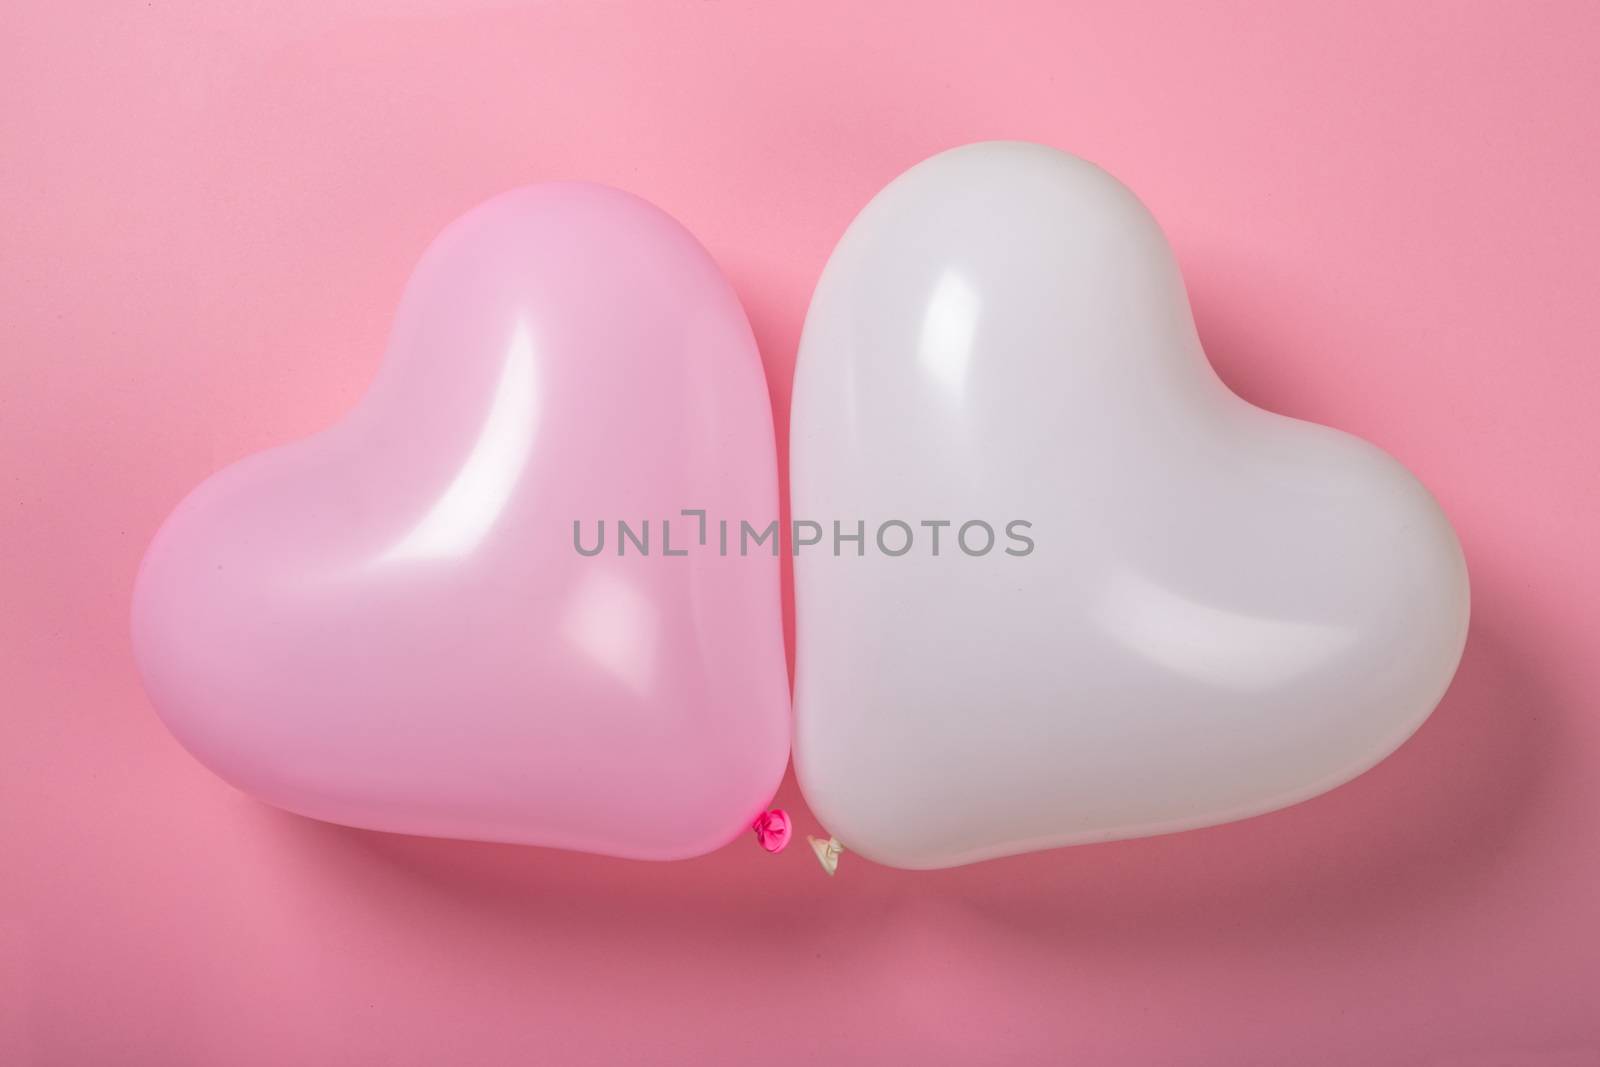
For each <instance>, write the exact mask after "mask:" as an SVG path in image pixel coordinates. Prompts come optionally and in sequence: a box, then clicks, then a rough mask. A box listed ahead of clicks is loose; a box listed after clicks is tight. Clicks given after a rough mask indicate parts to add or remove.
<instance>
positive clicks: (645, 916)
mask: <svg viewBox="0 0 1600 1067" xmlns="http://www.w3.org/2000/svg"><path fill="white" fill-rule="evenodd" d="M1547 700H1548V698H1547V695H1546V694H1545V693H1544V692H1543V691H1542V690H1541V688H1540V687H1539V685H1538V682H1537V680H1536V678H1535V677H1534V676H1533V675H1532V674H1531V673H1530V672H1529V671H1528V670H1527V668H1526V666H1525V664H1524V662H1523V661H1522V659H1521V658H1520V657H1519V655H1518V653H1517V649H1516V647H1515V645H1514V643H1512V642H1511V641H1510V640H1509V638H1508V636H1507V635H1506V634H1503V633H1500V632H1498V631H1496V630H1495V629H1493V628H1491V627H1489V626H1487V625H1485V624H1481V623H1480V624H1476V625H1474V626H1473V628H1472V632H1471V634H1470V636H1469V639H1468V643H1467V650H1466V654H1465V657H1464V659H1463V662H1462V666H1461V669H1460V672H1459V673H1458V675H1457V677H1456V680H1455V682H1454V683H1453V685H1452V686H1451V689H1450V692H1449V693H1448V694H1447V695H1446V698H1445V700H1444V702H1443V703H1442V704H1441V706H1440V707H1439V709H1438V710H1437V711H1436V712H1435V713H1434V715H1433V716H1432V717H1430V719H1429V720H1428V721H1427V722H1426V723H1425V724H1424V725H1423V727H1422V729H1421V730H1420V731H1419V732H1418V733H1417V735H1415V736H1414V737H1413V738H1412V739H1411V740H1409V741H1408V742H1406V743H1405V744H1404V745H1402V746H1401V748H1400V749H1399V750H1398V751H1397V752H1396V753H1395V754H1394V755H1393V756H1391V757H1390V758H1389V759H1387V760H1385V761H1383V762H1382V763H1380V764H1379V765H1378V766H1377V767H1376V768H1374V769H1373V770H1371V771H1369V772H1367V773H1366V774H1364V775H1362V776H1361V777H1359V778H1357V779H1355V780H1354V781H1352V782H1350V783H1348V784H1346V785H1344V786H1341V787H1340V788H1338V789H1336V790H1333V791H1332V792H1330V793H1328V794H1325V795H1323V796H1321V797H1317V798H1315V799H1313V800H1310V801H1307V802H1305V803H1302V804H1299V805H1296V806H1294V807H1292V808H1288V809H1285V810H1283V811H1280V812H1274V813H1272V814H1269V815H1264V816H1259V817H1256V818H1253V819H1248V820H1244V821H1242V822H1237V823H1232V824H1228V825H1225V826H1218V827H1212V828H1209V829H1205V830H1197V831H1190V832H1187V833H1183V834H1173V835H1166V836H1161V837H1152V838H1143V839H1138V840H1131V841H1120V842H1111V843H1107V844H1102V845H1088V846H1079V847H1076V848H1067V849H1058V850H1053V851H1049V852H1040V853H1033V854H1030V855H1024V856H1016V857H1011V858H1007V859H1002V860H995V861H990V862H988V863H982V864H977V865H974V866H970V867H963V868H955V869H951V870H944V871H922V872H918V871H899V870H893V869H891V868H887V867H881V866H878V865H876V864H873V863H871V862H869V861H867V860H865V859H863V858H861V857H858V856H851V855H849V854H848V853H847V854H846V855H845V857H844V862H843V863H842V864H841V867H840V871H839V874H838V875H837V876H835V877H834V878H832V879H830V878H828V877H826V876H825V875H824V874H823V873H822V872H821V870H820V869H819V868H818V867H817V865H816V863H815V861H814V859H813V857H812V856H811V855H810V850H809V849H808V848H807V847H806V844H805V842H804V840H803V839H801V837H800V836H799V835H798V834H797V836H796V839H795V841H794V843H793V845H792V846H791V847H790V848H789V849H788V850H786V851H785V852H784V853H782V854H779V855H776V856H769V855H767V854H765V853H763V852H761V851H760V849H759V848H758V847H757V846H756V844H755V843H754V841H753V840H749V841H747V840H744V839H741V840H738V841H735V842H734V843H733V844H732V845H730V846H729V847H727V848H724V849H722V850H720V851H719V852H716V853H714V854H712V855H710V856H706V857H701V858H699V859H695V860H689V861H684V862H678V863H640V862H631V861H626V860H617V859H610V858H606V857H598V856H589V855H583V854H577V853H569V852H559V851H555V850H551V849H541V848H526V847H518V846H511V845H494V844H482V843H473V842H464V841H446V840H433V839H425V838H415V837H406V836H401V835H392V834H381V833H374V832H368V831H361V830H352V829H347V828H343V827H337V826H331V825H326V824H321V823H316V822H312V821H310V820H305V819H301V818H298V817H295V816H291V815H285V814H281V813H277V812H274V811H272V810H271V809H267V808H263V807H259V806H255V807H254V810H255V811H256V812H257V813H258V814H259V817H260V818H261V819H263V820H265V821H266V822H267V823H268V824H270V826H271V828H272V830H273V831H274V832H275V833H277V834H281V835H283V837H284V838H286V839H287V840H285V842H284V844H285V846H286V849H287V851H289V852H291V853H293V854H294V856H295V857H296V858H297V859H298V861H299V862H302V863H305V864H307V865H314V866H315V867H316V869H317V872H318V875H319V878H328V877H329V876H330V875H332V876H337V877H338V878H339V880H340V882H341V884H351V885H355V886H358V887H360V891H361V892H363V893H375V894H377V895H379V896H380V897H381V898H382V899H383V900H384V902H385V904H384V908H383V911H382V915H381V916H380V920H379V921H386V922H393V923H394V924H395V926H396V932H397V933H399V932H401V931H402V930H403V929H411V924H409V923H407V922H404V921H401V917H404V916H409V915H411V914H413V913H417V914H426V915H428V916H429V917H430V919H429V925H430V927H432V928H433V929H434V930H435V931H438V930H445V931H453V936H457V937H460V938H461V939H463V940H464V941H466V942H468V943H473V942H476V943H478V944H479V945H480V946H493V949H492V950H493V951H501V952H506V953H510V954H513V955H516V954H520V953H523V952H529V953H535V954H537V953H538V952H540V951H544V950H548V949H549V947H550V943H551V940H552V939H557V940H561V939H565V940H567V941H569V942H573V943H574V944H576V943H579V942H582V943H585V944H588V943H594V944H600V945H605V944H612V943H615V944H618V945H622V944H626V945H627V946H629V957H628V958H634V956H633V954H634V953H637V952H642V951H646V950H648V951H653V952H654V951H659V952H665V953H669V954H670V953H677V952H719V951H722V950H727V951H730V952H737V953H738V954H739V958H740V959H742V960H745V961H747V963H748V965H749V966H751V967H752V968H754V969H755V970H756V971H761V972H765V971H767V970H770V971H771V973H773V974H776V973H778V972H779V971H781V969H782V968H783V967H784V966H786V965H787V964H785V962H784V961H786V960H787V961H793V960H799V959H808V960H809V959H810V958H811V957H818V958H820V957H823V956H827V957H829V958H833V959H838V958H849V957H852V956H858V955H859V954H860V953H862V952H866V953H869V954H870V952H871V950H872V949H873V947H874V945H882V944H883V943H884V942H885V940H886V939H887V940H896V939H901V938H904V937H906V936H907V932H908V929H911V928H915V929H916V930H917V931H918V932H919V934H923V935H926V936H928V937H932V938H935V939H937V938H940V937H943V936H952V937H953V936H954V933H953V931H957V930H960V931H963V933H962V935H961V936H962V937H963V938H968V937H970V935H972V934H973V933H974V932H976V934H977V935H978V938H979V944H981V945H983V946H985V947H986V950H999V949H1002V948H1003V947H1004V946H1005V945H1006V944H1007V943H1009V942H1013V941H1016V942H1020V943H1025V944H1026V945H1027V946H1028V951H1035V952H1037V951H1044V952H1049V953H1052V954H1054V953H1062V954H1067V955H1072V956H1077V957H1080V958H1081V957H1084V956H1093V955H1094V954H1096V953H1099V952H1104V953H1107V954H1111V953H1115V954H1118V955H1121V956H1126V955H1127V954H1129V953H1133V954H1135V955H1139V954H1143V955H1148V956H1151V957H1155V958H1170V957H1172V956H1174V955H1176V954H1182V953H1185V952H1194V951H1197V950H1198V949H1199V947H1201V946H1207V945H1209V944H1213V943H1220V942H1221V941H1223V940H1225V941H1226V942H1227V943H1228V944H1229V945H1231V946H1234V947H1236V948H1248V947H1249V946H1251V945H1252V944H1281V943H1284V942H1286V941H1287V942H1290V943H1293V942H1294V941H1295V940H1296V939H1301V940H1303V939H1304V938H1305V937H1306V936H1308V935H1307V933H1306V931H1307V930H1308V929H1314V930H1317V931H1321V932H1322V933H1326V932H1327V931H1329V930H1330V929H1338V928H1341V927H1356V928H1361V929H1363V930H1367V931H1371V930H1373V929H1379V930H1381V929H1383V928H1386V927H1389V926H1391V925H1394V926H1398V925H1400V924H1403V923H1405V922H1407V921H1410V920H1412V919H1414V918H1415V916H1416V915H1417V914H1418V913H1420V912H1427V911H1429V910H1431V909H1436V908H1438V907H1440V906H1441V904H1442V903H1445V902H1448V901H1449V900H1451V899H1460V898H1463V897H1466V896H1470V894H1471V893H1472V892H1473V888H1474V886H1475V885H1476V884H1478V883H1480V882H1483V881H1485V880H1489V879H1492V878H1493V877H1494V876H1495V874H1496V872H1497V871H1498V870H1501V869H1503V868H1504V866H1505V865H1506V864H1507V862H1508V857H1509V856H1510V854H1511V853H1512V852H1513V851H1514V850H1515V848H1516V842H1517V836H1518V833H1519V830H1520V828H1521V826H1522V824H1523V822H1524V818H1525V814H1526V812H1527V809H1528V802H1529V800H1530V798H1531V797H1532V796H1533V794H1534V793H1535V791H1536V790H1537V789H1538V788H1539V785H1540V781H1541V779H1542V777H1543V775H1544V774H1545V771H1546V766H1545V765H1546V764H1547V763H1548V762H1549V761H1550V760H1551V759H1552V758H1554V755H1555V753H1556V751H1557V744H1556V740H1555V739H1554V738H1553V737H1551V736H1550V730H1551V727H1552V724H1553V722H1554V720H1555V719H1556V718H1557V716H1556V715H1554V714H1553V713H1552V711H1551V709H1550V708H1549V705H1548V703H1547ZM778 803H781V804H783V805H785V806H786V807H789V808H790V809H791V811H792V812H793V813H794V814H795V815H796V817H797V821H798V826H799V831H800V833H801V834H803V833H806V832H810V833H820V832H822V831H820V829H819V828H818V827H817V826H816V823H815V820H814V819H813V818H812V817H811V816H810V813H809V812H808V811H806V810H805V809H804V806H803V803H802V802H801V801H800V798H799V796H798V794H797V792H796V790H795V788H794V783H793V779H792V776H791V777H790V778H789V779H786V781H785V783H784V787H783V791H782V792H781V793H780V796H779V799H778ZM384 917H386V918H384ZM415 933H416V931H415V930H414V929H412V934H413V935H415ZM1206 950H1207V951H1209V950H1210V949H1206ZM618 965H619V966H632V965H626V964H624V963H621V962H619V964H618ZM636 965H639V966H653V965H650V964H645V963H637V964H636Z"/></svg>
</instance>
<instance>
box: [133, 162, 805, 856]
mask: <svg viewBox="0 0 1600 1067" xmlns="http://www.w3.org/2000/svg"><path fill="white" fill-rule="evenodd" d="M775 452H776V450H775V443H774V440H773V430H772V413H771V407H770V401H769V398H768V394H767V390H766V381H765V377H764V375H763V371H762V367H761V362H760V359H759V356H758V353H757V351H756V346H755V342H754V339H753V337H752V335H751V332H750V327H749V324H748V323H747V321H746V320H745V317H744V313H743V311H742V310H741V308H740V305H739V302H738V300H737V298H736V297H735V295H734V292H733V289H732V288H731V287H730V285H729V284H728V282H727V280H726V279H725V278H724V277H723V276H722V274H721V273H720V272H719V271H718V269H717V267H716V265H715V264H714V263H713V261H712V260H711V257H710V256H709V255H708V254H707V253H706V252H705V250H704V249H703V248H701V247H700V245H699V244H697V243H696V242H695V240H694V238H693V237H692V236H690V234H689V233H688V232H687V231H685V230H684V229H683V228H682V227H681V226H680V225H678V224H677V223H676V222H675V221H674V220H672V219H671V218H669V217H668V216H667V215H665V214H663V213H662V212H661V211H660V210H658V209H656V208H655V207H653V206H651V205H649V204H647V203H645V202H644V201H642V200H639V199H636V198H635V197H632V196H629V195H627V194H625V193H621V192H618V191H616V190H613V189H607V188H604V187H600V186H594V185H585V184H548V185H538V186H532V187H528V188H524V189H520V190H517V191H515V192H511V193H507V194H506V195H504V196H501V197H498V198H496V199H494V200H491V201H489V202H488V203H486V204H484V205H482V206H480V207H478V208H477V209H475V210H473V211H471V212H469V213H468V214H467V215H465V216H464V217H462V218H461V219H460V220H458V221H457V222H455V223H454V224H453V225H451V226H450V227H449V228H448V229H446V230H445V231H444V233H443V234H442V235H441V236H440V237H439V238H438V240H437V241H436V242H435V243H434V244H433V246H432V247H431V248H430V249H429V250H428V252H427V254H426V255H425V256H424V258H423V259H422V262H421V263H420V265H419V266H418V267H417V270H416V272H415V274H414V275H413V277H412V279H411V281H410V283H409V285H408V287H407V289H406V291H405V295H404V299H403V300H402V302H401V305H400V309H399V312H398V315H397V318H396V322H395V325H394V332H393V335H392V339H391V342H390V346H389V351H388V354H387V356H386V358H385V360H384V363H383V366H382V369H381V371H380V372H379V375H378V377H377V380H376V381H375V382H374V384H373V385H372V388H371V390H370V391H369V392H368V393H367V395H366V396H365V397H364V398H363V399H362V401H361V402H360V404H359V406H357V407H356V408H355V409H354V410H353V411H352V412H351V413H350V415H349V416H348V417H347V418H345V419H344V421H342V422H341V423H339V424H338V425H336V426H334V427H333V428H331V429H329V430H327V431H325V432H323V433H321V434H318V435H317V436H315V437H313V438H311V439H309V440H306V441H303V442H301V443H298V444H293V445H289V446H288V447H284V448H279V449H276V450H273V451H270V452H266V453H263V454H261V455H257V456H253V457H251V458H249V459H246V460H244V461H243V462H241V463H238V464H236V465H235V466H232V467H230V468H228V469H226V470H224V471H222V472H221V473H220V474H217V475H216V476H215V477H213V478H211V479H210V480H209V481H207V482H205V483H204V484H203V485H201V486H200V487H199V488H198V489H197V490H195V491H194V492H193V493H192V494H191V495H190V496H189V497H188V499H186V500H185V501H184V502H183V503H182V504H181V505H180V506H179V508H178V509H177V511H176V512H174V514H173V515H172V516H171V518H170V519H168V521H167V523H166V524H165V525H164V526H163V527H162V528H161V530H160V532H159V534H158V535H157V536H156V538H155V542H154V543H153V544H152V545H151V547H150V550H149V553H148V555H147V556H146V557H145V560H144V563H143V566H142V568H141V571H140V574H139V577H138V582H137V587H136V591H135V596H134V606H133V639H134V649H135V652H136V655H137V658H138V663H139V667H140V670H141V672H142V674H143V677H144V680H145V684H146V687H147V689H148V691H149V694H150V696H151V698H152V700H153V702H154V703H155V705H156V707H157V709H158V710H159V712H160V714H161V716H162V718H163V719H164V720H165V722H166V724H167V725H168V727H169V728H170V729H171V730H172V732H173V733H174V734H176V735H177V737H178V739H179V740H180V741H182V742H183V744H184V745H186V746H187V747H188V748H189V749H190V751H192V752H193V753H194V754H195V755H196V756H197V757H199V759H200V760H202V761H203V762H204V763H206V764H207V765H208V766H209V767H211V768H212V769H213V770H214V771H216V772H217V773H218V774H219V775H221V776H222V777H224V778H226V779H227V780H228V781H230V782H232V783H234V784H235V785H237V786H238V787H239V788H240V789H243V790H245V791H247V792H249V793H251V794H254V795H255V796H257V797H259V798H261V799H262V800H265V801H267V802H269V803H272V804H275V805H278V806H279V807H283V808H287V809H289V810H290V811H295V812H299V813H301V814H305V815H310V816H314V817H316V818H319V819H325V820H329V821H332V822H338V823H345V824H348V825H351V826H359V827H369V828H375V829H380V830H392V831H401V832H405V833H412V834H425V835H436V836H441V837H462V838H476V839H484V840H494V841H509V842H523V843H529V844H540V845H552V846H557V847H561V848H569V849H581V850H584V851H589V852H600V853H608V854H613V855H618V856H628V857H638V858H650V859H668V858H676V857H684V856H692V855H696V854H699V853H703V852H706V851H709V850H711V849H714V848H717V847H719V846H721V845H723V844H725V843H726V842H728V841H730V840H732V839H733V838H734V837H736V836H738V835H742V834H745V833H748V832H749V830H750V827H751V825H752V821H753V820H754V819H755V818H756V817H757V815H758V814H760V813H761V811H762V810H763V809H764V808H765V807H766V805H767V801H768V800H770V798H771V797H772V794H773V792H774V790H775V789H776V787H777V785H778V782H779V780H780V778H781V777H782V775H783V772H784V767H785V764H786V762H787V759H788V743H789V714H788V690H787V671H786V666H785V660H784V650H783V636H782V621H781V620H782V616H781V613H780V607H779V576H778V561H777V560H776V559H773V558H772V557H771V556H770V555H753V556H749V557H738V556H728V557H724V556H720V555H718V554H716V553H711V552H705V551H701V552H697V553H694V554H690V555H682V556H680V555H678V554H677V553H679V552H681V551H683V550H682V548H681V546H683V545H685V544H688V543H693V541H694V539H695V537H696V535H697V529H696V527H697V521H698V520H697V518H696V517H695V516H693V515H690V516H683V515H681V514H680V512H681V510H682V509H686V508H687V509H708V510H710V511H712V512H714V513H727V514H741V515H744V514H748V515H760V514H775V513H776V509H777V465H776V455H775ZM619 520H623V521H626V523H627V524H628V529H627V534H626V536H623V537H619V536H618V535H619V534H622V532H623V531H622V530H620V529H619V528H618V526H617V523H618V522H619ZM669 521H670V527H669V525H668V524H669ZM641 535H642V536H643V538H644V539H645V540H646V541H653V544H652V545H651V551H650V552H649V554H644V553H642V552H640V551H638V550H637V542H638V540H639V538H640V537H641ZM601 537H604V538H605V540H604V547H603V550H601V551H598V552H595V553H593V554H589V553H588V552H587V551H585V552H580V551H578V550H577V547H578V546H580V545H581V546H582V547H583V548H584V549H585V550H588V549H593V548H594V547H595V545H596V543H597V541H598V540H599V539H600V538H601ZM663 542H667V543H668V545H667V547H670V548H671V549H672V554H671V556H670V558H669V556H667V555H664V554H663V551H662V549H663ZM619 553H621V554H619Z"/></svg>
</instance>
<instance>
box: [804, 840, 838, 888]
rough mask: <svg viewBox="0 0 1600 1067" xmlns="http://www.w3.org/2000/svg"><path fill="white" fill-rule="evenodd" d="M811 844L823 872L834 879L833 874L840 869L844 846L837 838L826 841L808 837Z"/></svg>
mask: <svg viewBox="0 0 1600 1067" xmlns="http://www.w3.org/2000/svg"><path fill="white" fill-rule="evenodd" d="M806 840H807V841H809V842H811V851H812V852H815V853H816V854H817V862H818V863H820V864H822V869H823V871H824V872H825V873H826V874H827V875H828V877H830V878H832V877H833V872H834V871H837V870H838V869H839V855H840V853H842V852H843V851H844V846H843V845H841V844H839V839H838V838H837V837H830V838H828V839H827V840H826V841H822V840H819V839H817V838H815V837H811V836H809V835H808V836H807V837H806Z"/></svg>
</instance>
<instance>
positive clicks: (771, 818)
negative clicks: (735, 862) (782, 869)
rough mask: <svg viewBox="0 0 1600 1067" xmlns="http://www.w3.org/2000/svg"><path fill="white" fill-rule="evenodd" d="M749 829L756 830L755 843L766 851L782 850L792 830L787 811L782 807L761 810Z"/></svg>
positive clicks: (787, 842)
mask: <svg viewBox="0 0 1600 1067" xmlns="http://www.w3.org/2000/svg"><path fill="white" fill-rule="evenodd" d="M750 829H752V830H754V831H755V832H756V843H757V844H758V845H760V846H761V847H762V848H764V849H766V850H767V851H768V852H782V851H783V850H784V848H785V847H786V846H787V845H788V844H789V835H790V834H791V833H793V832H794V828H793V824H791V823H790V822H789V813H788V812H786V811H784V810H783V809H782V808H773V809H772V810H771V811H767V812H762V813H761V814H760V815H758V816H756V821H755V822H754V823H752V824H751V826H750Z"/></svg>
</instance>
